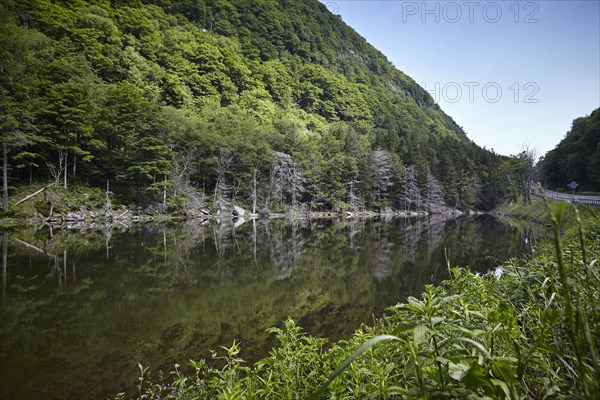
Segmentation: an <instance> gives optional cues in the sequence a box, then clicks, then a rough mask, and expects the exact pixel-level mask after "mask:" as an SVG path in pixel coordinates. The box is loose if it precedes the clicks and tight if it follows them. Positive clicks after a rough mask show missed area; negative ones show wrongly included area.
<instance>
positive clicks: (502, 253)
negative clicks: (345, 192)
mask: <svg viewBox="0 0 600 400" xmlns="http://www.w3.org/2000/svg"><path fill="white" fill-rule="evenodd" d="M238 224H239V221H238ZM0 235H1V233H0ZM533 236H534V235H533V233H532V232H531V231H530V230H529V229H528V228H524V227H523V226H516V225H512V226H511V225H507V224H505V223H502V222H500V221H498V220H496V219H494V218H492V217H490V216H478V217H443V218H442V217H428V218H417V219H404V218H395V219H391V220H389V221H382V220H379V219H368V220H356V219H355V220H312V221H308V220H306V221H295V222H289V221H247V222H245V223H244V224H242V225H240V226H234V225H233V223H232V222H230V221H227V222H226V223H221V224H216V223H214V222H213V223H212V224H208V225H202V224H200V223H199V222H197V221H189V222H185V223H178V224H175V223H167V224H148V225H137V226H133V227H130V228H128V229H125V228H124V227H123V229H121V227H119V226H115V227H112V228H111V229H106V228H105V229H87V230H81V229H60V230H57V229H54V231H52V232H51V231H50V229H49V228H48V227H43V228H31V227H29V228H19V229H17V228H13V229H11V230H9V231H7V232H5V233H4V234H3V235H2V237H1V238H2V242H4V243H6V245H3V250H5V251H4V257H3V268H2V293H1V296H2V297H1V299H0V301H1V303H0V398H2V399H104V398H106V397H111V398H112V397H114V395H115V394H116V393H117V392H121V391H126V392H128V393H129V394H133V393H134V391H135V382H136V378H137V372H138V370H137V363H138V362H140V363H142V364H143V365H144V366H150V367H151V369H152V370H157V369H162V370H164V371H165V372H166V371H169V370H170V369H171V368H172V367H173V364H175V363H180V364H186V360H188V359H198V358H210V351H209V350H210V349H217V348H218V346H219V345H231V343H232V342H233V341H234V340H236V341H238V342H241V343H242V349H243V350H242V356H243V357H244V358H245V359H247V360H250V361H255V360H257V359H258V358H260V357H262V356H265V355H266V353H267V352H268V350H269V348H270V347H271V346H273V345H274V344H276V343H275V340H274V339H273V337H272V336H270V335H268V334H266V333H265V329H267V328H269V327H272V326H282V321H283V320H285V319H286V318H287V317H288V316H289V317H292V318H294V319H295V320H296V321H297V322H298V323H299V324H300V325H301V326H302V327H303V328H304V329H305V330H306V331H307V332H309V333H311V334H313V335H319V336H327V337H331V338H333V339H340V338H347V337H349V336H350V335H351V334H352V332H353V331H354V330H355V329H356V328H358V327H359V326H360V324H361V323H369V322H370V321H372V319H373V316H380V315H382V314H383V313H384V310H385V308H386V307H388V306H391V305H394V304H396V303H397V302H400V301H403V300H404V299H405V298H406V297H407V296H409V295H419V294H420V293H421V291H422V290H423V286H424V285H426V284H428V283H432V282H439V281H441V280H443V279H445V278H447V277H448V271H447V266H446V258H445V254H447V255H448V257H449V259H450V262H451V264H453V265H463V266H470V267H471V268H472V269H475V270H478V271H488V270H490V269H493V268H494V267H495V266H496V265H498V264H499V263H500V262H501V261H503V260H505V259H507V258H510V257H512V256H516V255H519V254H522V253H524V252H528V251H530V250H531V240H532V239H533ZM6 250H7V251H6Z"/></svg>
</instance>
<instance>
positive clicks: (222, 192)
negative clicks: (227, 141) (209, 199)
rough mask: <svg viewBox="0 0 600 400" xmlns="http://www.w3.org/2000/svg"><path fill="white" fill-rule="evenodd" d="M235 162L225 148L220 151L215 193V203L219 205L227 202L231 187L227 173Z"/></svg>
mask: <svg viewBox="0 0 600 400" xmlns="http://www.w3.org/2000/svg"><path fill="white" fill-rule="evenodd" d="M232 162H233V156H232V155H230V154H227V153H225V152H224V151H223V150H221V151H220V152H219V156H218V157H217V183H216V184H215V195H214V201H213V204H214V205H215V206H219V205H220V204H222V203H223V202H227V200H228V198H229V195H230V192H231V188H230V187H229V185H227V182H226V175H227V173H228V172H229V168H230V167H231V164H232Z"/></svg>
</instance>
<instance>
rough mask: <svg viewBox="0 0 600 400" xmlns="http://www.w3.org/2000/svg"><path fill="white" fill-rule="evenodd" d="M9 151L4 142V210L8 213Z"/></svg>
mask: <svg viewBox="0 0 600 400" xmlns="http://www.w3.org/2000/svg"><path fill="white" fill-rule="evenodd" d="M8 153H10V149H9V148H8V145H7V144H6V143H4V144H3V145H2V210H3V211H4V212H5V213H8Z"/></svg>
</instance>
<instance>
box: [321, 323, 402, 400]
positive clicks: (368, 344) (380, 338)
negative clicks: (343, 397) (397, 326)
mask: <svg viewBox="0 0 600 400" xmlns="http://www.w3.org/2000/svg"><path fill="white" fill-rule="evenodd" d="M385 340H398V341H400V338H399V337H396V336H392V335H379V336H375V337H374V338H372V339H369V340H367V341H366V342H365V343H363V345H362V346H360V347H359V348H358V349H357V350H356V351H355V352H354V353H352V354H351V355H350V357H348V358H347V359H346V360H345V361H344V362H343V363H342V365H340V367H339V368H338V369H337V370H336V371H335V372H334V373H333V374H332V375H331V377H329V379H328V380H327V382H325V383H324V384H323V386H321V387H320V388H319V390H318V391H317V393H316V394H319V393H322V392H323V391H324V390H325V389H326V388H327V387H328V386H329V384H330V383H331V382H332V381H333V380H334V379H335V378H337V376H338V375H339V374H341V373H342V372H343V371H344V370H345V369H346V367H348V365H350V363H351V362H352V361H354V360H355V359H356V358H358V357H359V356H360V355H361V354H362V353H364V352H365V351H366V350H367V349H368V348H370V347H371V346H373V345H375V344H377V343H379V342H382V341H385Z"/></svg>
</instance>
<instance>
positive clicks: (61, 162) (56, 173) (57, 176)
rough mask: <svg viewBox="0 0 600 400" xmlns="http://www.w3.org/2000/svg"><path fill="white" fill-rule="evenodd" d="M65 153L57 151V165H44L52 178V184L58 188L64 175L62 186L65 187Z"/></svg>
mask: <svg viewBox="0 0 600 400" xmlns="http://www.w3.org/2000/svg"><path fill="white" fill-rule="evenodd" d="M67 155H68V154H67V152H66V151H65V150H58V165H54V164H46V166H47V167H48V171H50V175H51V176H52V178H54V184H55V185H56V186H58V185H59V184H60V180H61V178H63V175H64V182H63V185H64V187H65V188H66V187H67Z"/></svg>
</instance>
